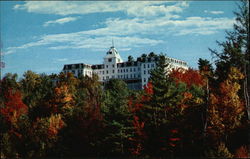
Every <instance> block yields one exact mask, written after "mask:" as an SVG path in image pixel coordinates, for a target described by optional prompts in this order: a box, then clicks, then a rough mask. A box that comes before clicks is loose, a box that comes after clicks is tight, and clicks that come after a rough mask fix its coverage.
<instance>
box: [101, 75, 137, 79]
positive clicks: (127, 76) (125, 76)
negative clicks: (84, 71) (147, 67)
mask: <svg viewBox="0 0 250 159" xmlns="http://www.w3.org/2000/svg"><path fill="white" fill-rule="evenodd" d="M109 77H111V78H115V76H103V77H102V79H103V80H105V79H106V80H108V79H109ZM140 77H141V75H140V74H137V75H136V74H130V76H129V75H118V76H117V78H120V79H128V78H140Z"/></svg>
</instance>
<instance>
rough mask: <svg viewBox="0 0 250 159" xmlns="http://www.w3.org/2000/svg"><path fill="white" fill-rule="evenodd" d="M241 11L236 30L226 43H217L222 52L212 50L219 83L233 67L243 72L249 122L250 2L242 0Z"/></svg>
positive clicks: (228, 34) (238, 15)
mask: <svg viewBox="0 0 250 159" xmlns="http://www.w3.org/2000/svg"><path fill="white" fill-rule="evenodd" d="M238 8H239V11H238V12H234V14H235V15H236V23H235V24H234V30H233V31H230V32H226V33H227V37H226V41H225V42H217V43H218V45H219V46H221V47H222V48H223V51H222V52H219V51H217V50H212V49H210V51H211V52H212V54H213V55H215V57H217V60H216V66H217V68H216V72H215V73H216V75H217V76H218V83H221V82H222V81H224V79H226V78H227V75H228V74H229V72H230V68H231V67H236V68H238V69H239V71H241V72H243V74H244V80H243V82H242V83H241V85H242V87H241V88H242V90H241V92H242V94H244V100H245V106H246V111H247V116H248V120H250V97H249V93H250V92H249V90H250V85H249V83H250V73H249V71H248V70H250V63H249V59H250V53H249V2H248V1H246V0H242V1H241V4H239V5H238Z"/></svg>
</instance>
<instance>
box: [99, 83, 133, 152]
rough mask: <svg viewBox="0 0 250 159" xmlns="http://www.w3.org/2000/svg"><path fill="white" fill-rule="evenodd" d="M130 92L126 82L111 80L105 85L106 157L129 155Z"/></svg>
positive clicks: (104, 142)
mask: <svg viewBox="0 0 250 159" xmlns="http://www.w3.org/2000/svg"><path fill="white" fill-rule="evenodd" d="M128 97H129V90H128V88H127V85H126V83H125V82H124V81H122V80H119V79H111V80H109V81H108V83H106V84H105V101H104V102H105V107H104V108H103V112H104V120H105V125H106V126H105V134H106V135H105V137H104V139H103V146H105V147H104V148H103V150H104V155H108V156H114V155H116V156H122V155H127V154H128V146H129V144H128V138H129V137H130V131H131V126H130V125H131V113H130V112H129V110H128V105H127V103H128Z"/></svg>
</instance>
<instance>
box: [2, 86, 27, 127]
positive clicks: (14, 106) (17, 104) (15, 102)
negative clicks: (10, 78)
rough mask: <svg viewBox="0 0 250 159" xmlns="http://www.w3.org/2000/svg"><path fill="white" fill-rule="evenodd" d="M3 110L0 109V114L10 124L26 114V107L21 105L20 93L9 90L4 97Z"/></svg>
mask: <svg viewBox="0 0 250 159" xmlns="http://www.w3.org/2000/svg"><path fill="white" fill-rule="evenodd" d="M4 97H5V102H4V106H5V107H3V108H0V113H1V115H3V117H4V118H5V120H6V121H7V122H9V123H11V124H14V123H16V122H17V120H18V119H19V117H20V116H21V115H24V114H27V112H28V107H27V106H26V105H25V104H24V103H23V101H22V97H21V93H20V92H19V91H13V90H11V89H9V90H8V91H7V92H6V93H5V95H4Z"/></svg>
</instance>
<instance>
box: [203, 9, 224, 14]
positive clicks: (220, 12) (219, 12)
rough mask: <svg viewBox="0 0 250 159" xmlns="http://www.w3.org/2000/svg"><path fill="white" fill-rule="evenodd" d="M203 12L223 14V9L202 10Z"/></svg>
mask: <svg viewBox="0 0 250 159" xmlns="http://www.w3.org/2000/svg"><path fill="white" fill-rule="evenodd" d="M204 12H205V13H210V14H223V13H224V12H223V11H208V10H204Z"/></svg>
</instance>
